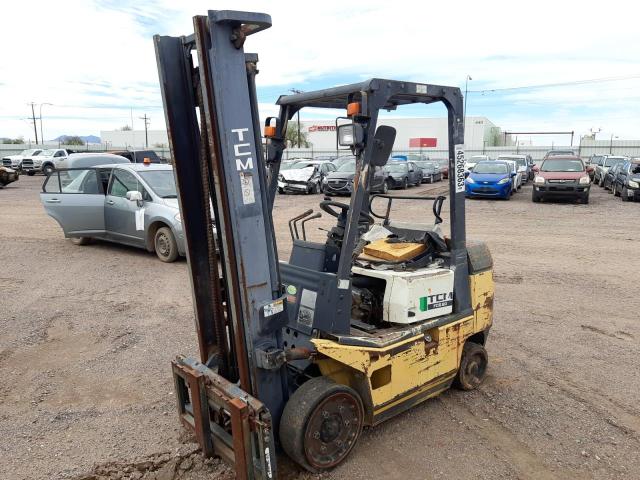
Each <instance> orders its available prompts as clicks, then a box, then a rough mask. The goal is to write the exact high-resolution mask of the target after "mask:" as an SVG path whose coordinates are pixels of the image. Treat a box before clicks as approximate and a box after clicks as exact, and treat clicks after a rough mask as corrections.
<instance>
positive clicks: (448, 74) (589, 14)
mask: <svg viewBox="0 0 640 480" xmlns="http://www.w3.org/2000/svg"><path fill="white" fill-rule="evenodd" d="M359 3H360V2H358V4H351V3H348V2H344V1H336V0H324V1H323V2H316V3H312V4H310V3H306V2H305V3H303V2H294V1H281V2H272V3H270V4H268V5H267V6H266V8H268V13H269V14H270V15H271V17H272V20H273V27H272V28H270V29H268V30H266V31H264V32H261V33H259V34H257V35H256V36H255V37H249V39H248V40H247V43H246V45H245V49H246V50H247V51H257V52H258V54H259V56H260V65H259V67H260V75H259V76H258V84H259V97H260V102H261V112H262V113H263V114H265V115H266V114H273V113H274V112H276V111H277V108H274V107H273V106H272V104H273V102H275V100H276V99H277V96H278V95H279V94H280V93H286V92H287V90H288V89H289V88H293V87H295V88H299V89H302V90H310V89H315V88H324V87H328V86H333V85H336V84H340V83H350V82H354V81H361V80H363V79H364V78H367V77H369V76H378V77H387V78H399V79H406V80H414V81H420V82H426V83H436V84H451V85H458V86H460V87H462V88H464V79H465V77H466V75H467V74H470V75H471V76H472V77H473V80H472V81H470V82H469V89H470V90H473V91H478V90H487V91H486V92H485V94H484V95H483V94H481V93H470V94H469V96H468V112H469V114H470V115H484V116H487V117H488V118H490V119H491V120H492V121H493V122H494V123H496V124H497V125H500V126H501V127H503V128H505V129H508V130H513V129H516V128H518V129H524V128H527V129H534V128H535V129H538V128H554V129H555V128H557V129H561V130H576V132H579V133H585V132H586V131H588V129H589V128H590V127H591V126H593V122H594V121H595V120H597V122H596V123H597V124H598V125H599V126H600V127H601V128H602V129H603V131H611V132H616V135H618V136H621V137H623V138H624V137H628V138H634V137H637V132H638V131H640V129H639V128H638V127H640V125H639V124H638V121H637V120H636V119H635V117H634V113H633V112H637V111H638V109H639V108H640V98H638V97H639V95H638V94H636V93H635V92H636V91H638V88H639V87H640V79H638V78H636V79H631V80H628V81H620V82H604V83H597V84H583V85H573V86H563V87H553V88H537V89H529V90H522V91H510V92H501V93H499V92H488V90H491V89H498V88H505V87H512V86H518V85H538V84H548V83H556V82H567V81H572V80H579V79H590V78H600V77H613V76H625V75H627V76H629V75H639V74H640V62H639V60H640V58H639V57H640V50H638V48H637V45H638V44H640V29H637V28H636V25H635V18H637V16H636V15H635V12H634V10H637V7H635V6H634V4H632V3H631V4H630V3H628V2H625V3H623V2H621V1H618V0H613V1H610V2H608V4H607V6H606V8H603V6H602V4H601V3H596V2H591V1H584V2H581V3H580V4H579V6H578V7H576V6H574V5H573V4H572V2H551V1H547V0H542V1H539V2H537V3H536V4H535V7H533V6H530V7H527V8H526V9H524V8H519V7H514V5H513V4H504V3H503V2H498V1H495V0H486V1H485V2H470V1H469V2H460V3H458V4H456V5H455V8H454V6H453V5H451V6H446V5H444V6H440V7H438V9H435V8H434V6H433V5H432V4H430V3H428V2H422V3H413V4H411V6H410V8H409V7H407V8H400V6H399V5H398V4H397V3H393V2H388V1H379V0H372V1H369V2H367V3H366V8H361V7H360V6H359ZM176 5H177V4H176V3H175V2H174V1H169V0H143V1H140V2H135V3H134V2H126V1H124V0H95V1H93V2H91V1H81V0H68V1H64V2H49V1H44V0H43V1H23V2H10V3H7V4H6V5H4V6H3V19H4V20H5V21H4V22H3V28H2V29H0V42H2V45H5V46H6V45H11V46H13V48H4V49H3V62H2V63H1V64H0V78H1V79H2V80H1V82H2V83H0V100H1V102H0V136H17V135H24V136H25V137H27V138H28V137H29V136H32V128H30V127H29V124H28V122H27V121H25V120H23V119H24V118H25V117H27V116H29V115H30V113H31V112H30V107H28V106H27V103H28V102H31V101H34V102H37V103H41V102H50V103H53V104H54V105H53V106H48V105H47V106H44V107H43V113H44V118H45V137H47V138H53V137H55V136H57V135H60V134H91V133H93V134H96V133H98V132H99V131H100V130H106V129H113V128H117V127H120V126H122V125H124V124H127V123H131V117H132V116H133V121H134V126H135V127H136V128H140V127H141V126H142V121H141V120H138V117H139V116H141V115H143V114H144V113H146V114H148V115H149V116H151V127H152V128H154V129H156V128H163V127H164V115H163V112H162V108H161V99H160V93H159V88H158V84H157V67H156V63H155V52H154V49H153V43H152V38H151V37H152V35H153V34H154V33H161V34H166V35H182V34H188V33H190V32H192V31H193V23H192V17H193V16H194V15H203V14H206V9H207V8H208V7H210V6H211V4H210V2H204V1H201V0H183V1H182V2H180V3H179V8H176ZM506 5H508V8H507V7H506ZM216 8H220V9H224V8H229V9H234V10H241V9H242V10H253V11H262V10H263V9H265V4H264V2H259V1H238V0H235V1H233V2H232V1H220V2H217V3H216ZM34 12H37V15H34ZM621 12H625V13H624V14H621ZM132 110H133V111H132ZM416 111H417V110H411V111H410V113H411V115H414V114H415V112H416ZM269 112H270V113H269ZM429 112H431V111H429ZM398 114H400V115H401V114H402V112H401V111H400V110H399V111H398ZM431 114H432V113H429V115H431ZM36 115H38V112H37V111H36ZM314 115H316V116H330V115H331V112H315V113H314ZM586 125H588V127H587V126H586Z"/></svg>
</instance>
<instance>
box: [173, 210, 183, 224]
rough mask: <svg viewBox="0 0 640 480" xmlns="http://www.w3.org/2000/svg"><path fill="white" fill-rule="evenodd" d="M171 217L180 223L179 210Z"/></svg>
mask: <svg viewBox="0 0 640 480" xmlns="http://www.w3.org/2000/svg"><path fill="white" fill-rule="evenodd" d="M173 218H174V219H175V221H176V222H180V223H182V217H181V216H180V212H178V213H176V214H175V216H174V217H173Z"/></svg>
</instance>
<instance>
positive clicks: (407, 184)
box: [400, 177, 409, 190]
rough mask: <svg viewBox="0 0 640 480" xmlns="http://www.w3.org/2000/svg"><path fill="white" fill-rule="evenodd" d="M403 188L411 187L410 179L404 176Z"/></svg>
mask: <svg viewBox="0 0 640 480" xmlns="http://www.w3.org/2000/svg"><path fill="white" fill-rule="evenodd" d="M400 188H402V190H406V189H407V188H409V179H408V178H407V177H404V180H403V181H402V187H400Z"/></svg>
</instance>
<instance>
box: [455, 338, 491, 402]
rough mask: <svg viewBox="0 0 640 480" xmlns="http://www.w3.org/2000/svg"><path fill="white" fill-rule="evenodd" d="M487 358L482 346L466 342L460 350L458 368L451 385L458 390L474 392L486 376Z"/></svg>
mask: <svg viewBox="0 0 640 480" xmlns="http://www.w3.org/2000/svg"><path fill="white" fill-rule="evenodd" d="M488 363H489V356H488V355H487V351H486V350H485V348H484V347H483V346H482V345H479V344H477V343H474V342H466V343H465V344H464V348H463V349H462V358H461V359H460V368H459V369H458V374H457V375H456V378H455V379H454V380H453V385H454V386H455V387H456V388H458V389H460V390H474V389H476V388H477V387H478V386H479V385H480V384H481V383H482V381H483V380H484V377H485V375H486V374H487V365H488Z"/></svg>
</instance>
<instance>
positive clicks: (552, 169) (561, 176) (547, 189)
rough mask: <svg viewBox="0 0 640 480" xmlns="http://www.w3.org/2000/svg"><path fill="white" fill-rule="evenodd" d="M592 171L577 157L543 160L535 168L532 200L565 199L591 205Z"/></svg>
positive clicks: (559, 156)
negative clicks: (590, 174)
mask: <svg viewBox="0 0 640 480" xmlns="http://www.w3.org/2000/svg"><path fill="white" fill-rule="evenodd" d="M590 169H591V167H585V165H584V163H583V162H582V159H581V158H580V157H576V156H569V155H567V156H561V155H558V156H550V157H547V158H545V159H543V160H542V164H541V165H540V166H539V167H538V166H537V165H534V167H533V171H534V172H535V177H534V179H533V192H532V194H531V199H532V200H533V201H534V202H539V201H540V200H546V199H550V198H564V199H573V200H580V201H581V202H582V203H589V187H590V186H591V179H590V178H589V170H590Z"/></svg>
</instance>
